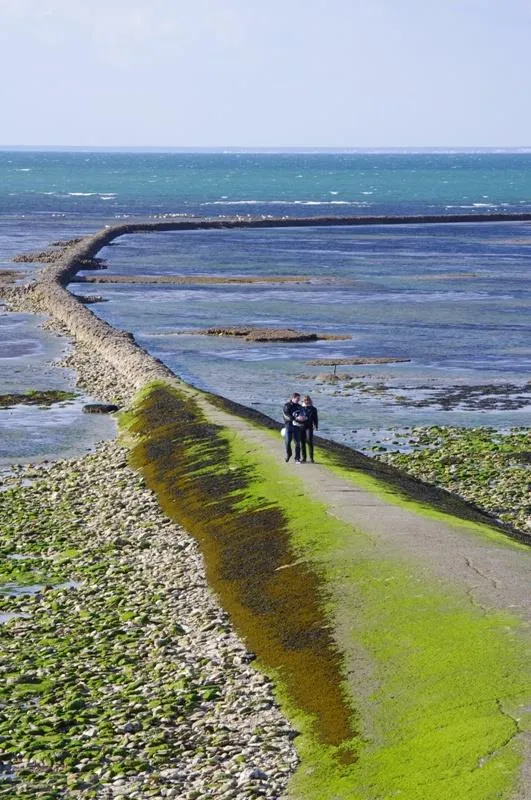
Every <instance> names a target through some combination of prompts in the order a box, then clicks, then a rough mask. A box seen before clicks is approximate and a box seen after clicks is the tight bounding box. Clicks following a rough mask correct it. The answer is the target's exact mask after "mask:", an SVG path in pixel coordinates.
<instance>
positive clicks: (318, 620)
mask: <svg viewBox="0 0 531 800" xmlns="http://www.w3.org/2000/svg"><path fill="white" fill-rule="evenodd" d="M121 421H122V424H125V425H126V427H127V430H128V432H129V434H137V435H138V437H139V438H138V439H137V441H136V443H135V444H134V446H133V448H132V454H131V460H132V463H133V465H134V466H135V467H136V468H138V469H140V470H141V471H142V473H143V474H144V476H145V478H146V481H147V483H148V485H149V486H150V487H151V488H152V489H153V490H154V491H155V492H156V493H157V495H158V497H159V499H160V502H161V504H162V506H163V508H164V509H165V510H166V512H167V513H168V514H169V515H170V516H171V517H172V518H173V519H176V520H177V521H178V522H179V523H181V524H182V525H184V526H185V527H186V529H187V530H188V531H189V532H191V533H193V534H194V535H195V536H196V537H197V539H198V541H199V542H200V544H201V546H202V550H203V553H204V555H205V560H206V564H207V573H208V577H209V581H210V583H211V584H212V585H213V586H214V588H215V589H216V590H217V592H218V593H219V595H220V596H221V598H222V601H223V604H224V606H225V608H226V609H227V611H229V613H230V614H231V616H232V618H233V621H234V622H235V624H236V626H237V627H238V628H239V630H240V631H241V632H242V633H243V634H244V636H245V639H246V641H247V644H248V646H249V647H250V648H251V649H252V650H253V651H254V652H256V653H257V654H258V656H259V658H260V660H261V662H262V664H263V666H264V667H265V668H266V670H269V671H274V672H275V673H276V674H277V675H278V676H280V680H281V682H282V683H283V684H284V685H285V687H286V692H287V694H288V695H289V697H290V698H291V699H292V702H293V703H294V705H295V706H296V707H297V708H300V709H302V711H303V714H304V715H305V718H306V719H308V720H311V728H312V733H313V735H314V736H315V737H316V739H317V740H318V741H319V742H321V743H322V744H323V746H326V747H330V748H332V750H334V748H338V747H341V751H340V753H339V754H338V757H339V758H340V759H342V760H344V759H348V758H352V754H350V755H349V754H348V753H347V749H346V748H345V747H344V743H345V742H346V741H348V740H349V739H350V738H351V737H352V733H353V726H354V723H353V720H352V710H351V708H350V706H349V705H348V704H347V703H346V701H345V698H344V695H343V689H342V685H341V684H342V675H341V663H340V657H339V654H338V652H337V648H336V646H335V644H334V642H333V639H332V637H331V635H330V631H329V620H328V619H327V617H326V615H325V614H324V612H323V609H322V607H321V604H320V603H319V598H320V596H321V594H322V592H323V590H324V587H323V586H322V585H321V583H322V582H321V581H320V579H319V576H318V575H317V573H315V572H313V571H311V570H309V569H307V567H306V566H305V565H304V564H303V563H301V564H297V563H295V562H296V560H297V557H296V554H295V553H294V551H293V549H292V548H291V547H290V542H289V533H288V527H289V520H288V518H287V517H286V515H285V514H284V513H283V510H282V508H281V507H280V506H279V504H278V503H277V502H275V501H272V500H271V499H270V498H269V497H268V496H267V495H260V494H257V493H256V492H254V490H253V486H254V484H255V482H256V480H257V475H256V474H255V465H254V464H253V462H252V459H245V458H243V459H240V458H237V457H235V456H234V453H233V452H232V445H231V442H230V436H232V434H229V436H227V431H226V430H224V429H222V428H220V427H219V426H216V425H213V424H212V423H209V422H208V420H207V419H206V418H205V417H204V415H203V414H202V412H201V411H200V409H199V407H198V406H197V404H196V403H195V402H194V401H193V400H192V399H191V398H189V397H186V396H185V395H184V394H182V393H180V392H179V391H177V390H175V389H170V388H169V387H167V386H166V385H164V384H162V385H155V386H154V387H153V388H152V389H151V391H149V392H147V393H143V395H142V396H141V401H140V403H139V404H138V405H137V406H136V408H135V409H134V411H133V413H131V414H129V415H127V416H122V419H121ZM316 686H318V687H319V691H316Z"/></svg>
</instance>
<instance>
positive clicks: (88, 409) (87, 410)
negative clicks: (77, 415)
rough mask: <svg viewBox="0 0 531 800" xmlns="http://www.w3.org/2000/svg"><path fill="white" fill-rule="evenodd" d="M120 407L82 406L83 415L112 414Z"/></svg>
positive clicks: (91, 404) (103, 405)
mask: <svg viewBox="0 0 531 800" xmlns="http://www.w3.org/2000/svg"><path fill="white" fill-rule="evenodd" d="M119 410H120V407H119V406H115V405H113V404H112V403H87V405H85V406H83V413H84V414H114V413H115V411H119Z"/></svg>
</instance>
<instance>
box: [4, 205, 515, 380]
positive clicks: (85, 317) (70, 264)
mask: <svg viewBox="0 0 531 800" xmlns="http://www.w3.org/2000/svg"><path fill="white" fill-rule="evenodd" d="M488 222H491V223H492V222H531V214H525V213H523V214H499V213H496V214H452V215H444V216H443V215H421V216H420V215H417V216H415V215H412V216H341V217H330V216H322V217H312V218H308V217H266V218H262V217H222V218H219V217H216V218H183V219H179V220H175V219H172V220H144V221H136V222H126V223H119V224H116V225H108V226H105V227H104V228H102V229H101V230H100V231H98V232H97V233H95V234H92V235H89V236H86V237H84V238H82V239H80V240H75V241H74V242H73V243H72V244H70V245H68V246H66V247H65V248H64V252H63V254H62V255H61V256H60V257H58V258H54V259H53V260H52V262H51V263H49V264H47V266H46V267H45V268H44V269H43V270H42V271H41V272H40V273H39V274H38V276H37V279H36V281H35V282H34V283H32V284H31V285H30V286H27V287H13V286H10V287H4V288H3V295H4V297H6V298H7V299H8V300H9V301H11V302H16V300H17V297H18V298H20V299H22V301H24V299H26V300H28V301H29V303H30V305H32V306H33V307H34V308H36V309H38V310H40V311H44V312H46V313H48V314H50V315H51V316H52V317H53V318H54V319H55V320H57V321H58V322H60V323H62V324H63V325H64V326H65V327H66V328H67V329H68V331H69V332H70V333H71V334H72V335H74V336H75V337H76V338H77V339H78V340H80V341H82V342H85V343H88V344H90V345H91V346H92V347H94V348H95V349H96V351H97V352H98V354H99V355H100V356H101V357H103V358H105V360H106V361H108V362H109V363H110V364H111V365H112V366H114V367H115V368H116V369H117V370H118V371H119V372H120V373H121V374H123V375H124V376H125V377H126V378H127V380H129V381H130V382H131V385H132V387H134V388H140V387H141V386H143V385H145V384H147V383H149V382H151V381H152V380H156V379H163V380H176V378H175V376H174V374H173V373H172V372H171V370H169V369H168V368H167V367H166V366H165V365H164V364H163V363H162V362H161V361H160V360H158V359H156V358H154V357H153V356H151V355H149V354H148V353H147V352H146V351H145V350H143V349H142V348H141V347H139V346H138V345H137V343H136V342H135V340H134V337H133V336H132V335H131V334H130V333H127V332H124V331H119V330H116V329H115V328H113V327H112V326H111V325H109V324H108V323H106V322H104V321H103V320H100V319H99V318H98V317H96V316H95V314H93V313H92V311H90V309H88V308H86V306H85V305H83V303H81V302H80V300H79V299H78V298H76V297H75V296H73V295H72V294H71V293H70V292H68V291H66V289H65V287H66V286H67V285H68V283H69V282H70V281H71V280H72V278H73V277H74V276H75V275H76V274H77V272H79V271H81V270H82V269H86V268H87V264H88V263H90V260H91V259H93V258H94V257H95V256H96V255H97V253H99V252H100V250H102V249H103V248H104V247H105V246H106V245H108V244H110V243H111V242H112V241H113V240H115V239H117V238H119V237H120V236H124V235H126V234H133V233H156V232H165V231H191V230H222V229H246V228H249V229H251V228H302V227H338V226H343V227H349V226H364V225H426V224H447V223H488Z"/></svg>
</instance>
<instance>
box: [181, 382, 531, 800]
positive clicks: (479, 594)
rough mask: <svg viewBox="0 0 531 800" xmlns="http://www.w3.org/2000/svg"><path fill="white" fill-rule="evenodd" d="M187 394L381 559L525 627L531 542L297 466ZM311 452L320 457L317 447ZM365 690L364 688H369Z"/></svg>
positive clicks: (524, 769)
mask: <svg viewBox="0 0 531 800" xmlns="http://www.w3.org/2000/svg"><path fill="white" fill-rule="evenodd" d="M192 394H193V396H194V398H195V399H196V400H197V402H198V403H199V405H200V406H201V408H202V410H203V412H204V413H205V415H206V417H207V418H208V419H209V421H211V422H213V423H215V424H218V425H221V426H223V427H225V428H229V429H232V430H233V431H235V432H236V433H237V434H238V435H239V436H240V437H243V439H245V440H246V441H247V442H248V443H249V450H250V452H256V451H257V449H261V450H262V451H263V452H264V453H266V454H268V455H269V456H271V457H272V458H274V459H275V461H276V462H277V463H278V481H279V483H281V484H285V485H286V487H287V489H290V490H292V489H293V485H294V481H293V478H294V477H295V478H296V479H297V480H300V481H301V483H302V486H303V487H304V490H305V492H307V493H308V495H309V496H311V497H312V498H313V499H315V500H317V501H319V502H321V503H322V504H324V505H325V507H326V508H327V509H328V512H327V513H329V514H330V515H332V516H334V517H335V518H337V519H338V520H340V521H342V522H344V523H346V524H347V525H350V526H352V528H353V529H355V530H356V531H357V532H363V533H364V534H365V536H366V537H368V539H369V540H370V544H369V547H370V548H372V553H374V556H375V558H380V557H381V558H382V560H386V559H389V558H390V557H391V558H393V559H395V560H396V561H397V562H398V563H403V564H405V565H406V566H407V567H409V569H410V571H411V572H412V573H413V574H415V575H418V576H419V577H420V578H421V580H422V579H425V580H426V581H427V582H428V583H430V585H432V586H434V587H436V588H441V589H442V590H445V589H450V590H451V591H452V592H453V593H454V594H457V595H459V596H461V598H462V599H463V601H464V602H465V603H469V604H470V605H471V606H473V607H474V608H475V609H476V610H477V609H478V608H479V609H482V610H483V611H484V612H485V613H488V612H493V611H500V612H506V613H508V614H510V615H512V616H516V617H518V618H519V619H521V620H522V621H523V623H524V630H525V629H526V628H528V627H529V625H530V624H531V592H530V591H529V589H530V587H531V547H527V546H526V545H524V544H520V543H518V542H516V541H514V540H512V539H510V538H509V537H506V536H505V535H504V534H503V532H502V531H500V530H497V529H495V528H493V527H492V528H491V527H490V526H488V525H484V526H483V525H480V524H477V523H467V522H466V521H462V520H460V519H455V520H454V518H453V517H451V516H449V515H445V516H442V515H434V516H430V515H429V511H427V512H425V513H423V512H422V509H418V510H417V509H416V508H414V507H413V504H411V507H408V505H407V504H404V503H403V501H400V500H399V499H398V498H397V501H396V503H393V502H392V500H391V499H388V497H387V496H386V497H383V496H382V495H381V494H376V493H373V492H371V491H367V490H366V489H365V488H363V487H362V486H360V485H359V484H356V481H355V477H353V478H352V479H350V477H348V478H346V477H342V476H341V475H338V474H337V473H335V472H334V471H333V470H332V469H331V468H329V467H327V466H323V465H320V464H319V463H315V464H310V463H306V464H300V465H299V464H296V463H295V462H294V461H293V460H291V461H290V462H289V463H285V461H284V448H283V441H282V439H281V437H280V435H278V434H277V436H275V435H274V433H272V432H271V431H268V430H265V429H260V428H259V427H257V426H254V425H252V424H250V423H249V422H247V421H246V420H244V419H242V418H240V417H238V416H236V415H233V414H230V413H227V412H226V411H223V410H220V409H219V408H217V407H215V406H214V405H212V404H211V403H210V402H208V400H207V399H206V398H205V397H204V395H202V394H199V393H197V392H194V391H193V390H192ZM279 428H280V424H279ZM316 459H317V462H318V461H319V451H318V448H316ZM353 538H354V537H353ZM347 628H349V625H348V624H347V625H346V628H345V631H344V633H345V634H346V636H347V637H350V638H351V634H350V631H349V630H347ZM478 659H481V653H478ZM355 667H356V668H355V672H356V671H358V672H360V673H361V675H362V677H363V680H364V681H365V680H366V679H368V683H370V671H371V670H370V666H369V668H368V672H367V671H366V665H365V664H364V659H363V657H362V658H361V661H359V663H358V662H357V663H356V664H355ZM364 673H365V674H364ZM349 680H350V677H349ZM354 683H356V684H357V686H356V690H357V691H358V693H359V692H360V691H361V692H363V691H364V689H363V684H361V688H360V683H359V675H358V676H355V677H354ZM365 691H366V692H367V694H368V690H367V689H365ZM456 691H458V690H457V689H456ZM530 693H531V692H530ZM524 710H525V709H524ZM528 710H531V709H528ZM518 739H519V740H520V746H521V750H522V754H523V762H522V764H521V768H520V779H519V783H518V788H516V789H515V791H514V793H513V794H512V795H511V800H529V798H531V733H530V732H528V731H526V730H520V733H519V734H518Z"/></svg>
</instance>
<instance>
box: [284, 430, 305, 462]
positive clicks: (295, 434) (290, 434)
mask: <svg viewBox="0 0 531 800" xmlns="http://www.w3.org/2000/svg"><path fill="white" fill-rule="evenodd" d="M301 431H302V428H299V427H297V425H293V423H291V422H289V423H288V424H287V425H286V436H285V439H286V458H291V456H292V450H291V440H292V439H293V441H294V442H295V460H296V461H300V458H301Z"/></svg>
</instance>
